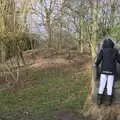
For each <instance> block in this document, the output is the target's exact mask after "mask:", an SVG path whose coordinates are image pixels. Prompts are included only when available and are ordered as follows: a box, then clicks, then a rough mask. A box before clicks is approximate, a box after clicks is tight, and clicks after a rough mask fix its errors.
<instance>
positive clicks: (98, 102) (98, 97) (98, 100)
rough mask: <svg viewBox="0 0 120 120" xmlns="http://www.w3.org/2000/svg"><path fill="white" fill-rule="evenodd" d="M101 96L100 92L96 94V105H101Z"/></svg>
mask: <svg viewBox="0 0 120 120" xmlns="http://www.w3.org/2000/svg"><path fill="white" fill-rule="evenodd" d="M102 96H103V95H102V94H98V95H97V104H98V105H101V104H102Z"/></svg>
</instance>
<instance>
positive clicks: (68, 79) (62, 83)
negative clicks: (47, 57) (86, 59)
mask: <svg viewBox="0 0 120 120" xmlns="http://www.w3.org/2000/svg"><path fill="white" fill-rule="evenodd" d="M72 67H74V70H73V69H72ZM72 67H58V68H57V67H53V68H46V69H42V70H41V69H29V70H27V74H28V75H29V77H28V80H24V88H22V89H18V90H15V91H14V92H10V91H5V92H2V93H0V118H1V119H2V120H3V119H4V120H55V119H56V115H57V113H58V112H60V111H63V110H64V109H68V110H72V111H74V112H78V111H80V110H81V109H82V108H83V105H84V102H85V100H86V97H87V94H88V92H89V89H88V88H89V79H90V76H89V74H86V72H85V71H84V70H81V69H82V68H81V67H80V66H79V67H78V66H77V68H75V66H72ZM24 76H25V72H24V71H23V72H22V73H21V79H22V78H24Z"/></svg>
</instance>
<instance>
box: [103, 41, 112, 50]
mask: <svg viewBox="0 0 120 120" xmlns="http://www.w3.org/2000/svg"><path fill="white" fill-rule="evenodd" d="M113 47H114V42H113V41H112V40H111V39H105V40H104V42H103V46H102V48H103V49H104V48H113Z"/></svg>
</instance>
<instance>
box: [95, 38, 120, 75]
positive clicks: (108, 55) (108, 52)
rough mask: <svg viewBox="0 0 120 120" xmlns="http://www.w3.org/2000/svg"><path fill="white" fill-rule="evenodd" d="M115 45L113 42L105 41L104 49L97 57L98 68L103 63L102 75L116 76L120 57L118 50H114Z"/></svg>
mask: <svg viewBox="0 0 120 120" xmlns="http://www.w3.org/2000/svg"><path fill="white" fill-rule="evenodd" d="M113 47H114V43H113V42H112V40H110V39H108V40H105V41H104V43H103V46H102V49H101V51H100V53H99V55H98V57H97V60H96V63H95V64H96V66H97V67H98V66H99V64H100V63H101V73H103V74H108V75H115V74H116V63H117V62H119V63H120V56H119V54H118V50H117V49H115V48H113Z"/></svg>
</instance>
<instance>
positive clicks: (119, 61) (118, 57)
mask: <svg viewBox="0 0 120 120" xmlns="http://www.w3.org/2000/svg"><path fill="white" fill-rule="evenodd" d="M117 62H118V63H119V64H120V54H119V52H118V51H117Z"/></svg>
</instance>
